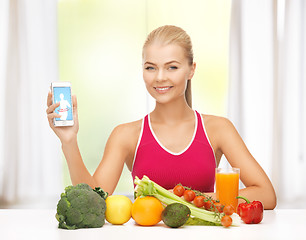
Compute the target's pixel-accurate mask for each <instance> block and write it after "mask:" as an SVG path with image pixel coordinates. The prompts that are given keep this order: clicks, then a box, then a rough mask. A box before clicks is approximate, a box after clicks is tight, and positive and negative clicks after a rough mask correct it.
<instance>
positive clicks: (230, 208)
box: [223, 205, 235, 216]
mask: <svg viewBox="0 0 306 240" xmlns="http://www.w3.org/2000/svg"><path fill="white" fill-rule="evenodd" d="M223 212H224V214H225V215H228V216H230V215H232V214H233V213H234V212H235V210H234V207H233V206H232V205H225V207H224V208H223Z"/></svg>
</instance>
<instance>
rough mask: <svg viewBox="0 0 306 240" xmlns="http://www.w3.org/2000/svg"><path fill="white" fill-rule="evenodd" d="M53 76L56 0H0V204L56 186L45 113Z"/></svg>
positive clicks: (42, 194) (39, 195)
mask: <svg viewBox="0 0 306 240" xmlns="http://www.w3.org/2000/svg"><path fill="white" fill-rule="evenodd" d="M57 80H58V67H57V1H54V0H46V1H41V0H33V1H27V0H1V4H0V84H1V87H0V91H1V92H0V98H1V101H0V108H1V110H2V111H1V113H0V131H1V134H0V170H1V171H0V203H1V205H4V204H7V203H8V204H13V203H19V202H21V201H32V200H33V199H36V200H37V199H48V197H51V196H55V195H57V196H58V194H59V193H60V191H61V190H62V186H61V154H60V145H59V142H58V140H57V139H56V137H55V136H54V134H53V133H52V131H51V130H50V129H49V126H48V121H47V118H46V113H45V110H46V97H47V93H48V88H49V85H50V82H51V81H57ZM36 203H37V202H36Z"/></svg>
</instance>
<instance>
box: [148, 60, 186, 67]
mask: <svg viewBox="0 0 306 240" xmlns="http://www.w3.org/2000/svg"><path fill="white" fill-rule="evenodd" d="M171 63H178V64H181V63H180V62H178V61H176V60H172V61H169V62H166V63H165V65H169V64H171ZM144 64H151V65H154V66H156V64H155V63H152V62H148V61H147V62H145V63H144Z"/></svg>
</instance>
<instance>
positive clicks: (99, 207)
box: [56, 183, 107, 229]
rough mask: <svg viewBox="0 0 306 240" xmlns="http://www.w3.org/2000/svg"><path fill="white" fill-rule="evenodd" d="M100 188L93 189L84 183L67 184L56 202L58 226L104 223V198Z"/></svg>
mask: <svg viewBox="0 0 306 240" xmlns="http://www.w3.org/2000/svg"><path fill="white" fill-rule="evenodd" d="M106 197H107V193H106V192H104V191H103V190H102V189H101V188H95V189H94V190H93V189H92V188H91V187H90V186H89V185H87V184H86V183H80V184H78V185H76V186H68V187H66V188H65V192H64V193H62V194H61V199H60V200H59V201H58V204H57V213H56V219H57V220H58V222H59V224H58V227H59V228H64V229H78V228H98V227H102V226H103V225H104V223H105V210H106V204H105V199H106Z"/></svg>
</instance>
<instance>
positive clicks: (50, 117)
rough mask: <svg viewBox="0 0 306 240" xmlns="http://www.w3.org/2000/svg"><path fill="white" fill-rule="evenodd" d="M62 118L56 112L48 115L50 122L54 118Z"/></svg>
mask: <svg viewBox="0 0 306 240" xmlns="http://www.w3.org/2000/svg"><path fill="white" fill-rule="evenodd" d="M60 117H61V115H59V114H57V113H55V112H53V113H50V114H48V115H47V118H48V119H49V120H50V119H51V120H53V119H54V118H60Z"/></svg>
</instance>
